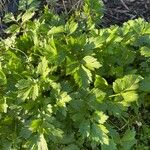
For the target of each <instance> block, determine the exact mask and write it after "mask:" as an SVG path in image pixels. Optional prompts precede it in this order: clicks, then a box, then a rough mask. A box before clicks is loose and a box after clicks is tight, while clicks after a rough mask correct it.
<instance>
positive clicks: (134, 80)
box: [113, 75, 142, 93]
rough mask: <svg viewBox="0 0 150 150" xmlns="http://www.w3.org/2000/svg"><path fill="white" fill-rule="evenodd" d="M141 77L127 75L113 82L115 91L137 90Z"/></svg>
mask: <svg viewBox="0 0 150 150" xmlns="http://www.w3.org/2000/svg"><path fill="white" fill-rule="evenodd" d="M141 79H142V77H141V76H138V75H126V76H124V77H123V78H121V79H117V80H116V81H115V82H114V83H113V90H114V91H115V93H120V92H125V91H133V90H137V89H138V88H139V82H140V81H141Z"/></svg>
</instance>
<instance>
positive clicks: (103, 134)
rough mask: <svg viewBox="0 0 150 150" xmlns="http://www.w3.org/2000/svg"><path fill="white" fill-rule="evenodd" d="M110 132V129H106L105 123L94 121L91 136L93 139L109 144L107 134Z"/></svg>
mask: <svg viewBox="0 0 150 150" xmlns="http://www.w3.org/2000/svg"><path fill="white" fill-rule="evenodd" d="M108 132H109V131H108V130H107V129H106V127H105V126H104V125H101V124H96V123H93V124H92V128H91V135H90V136H91V138H92V140H93V141H95V142H97V143H101V144H106V145H108V144H109V138H108V136H107V133H108Z"/></svg>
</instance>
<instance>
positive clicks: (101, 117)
mask: <svg viewBox="0 0 150 150" xmlns="http://www.w3.org/2000/svg"><path fill="white" fill-rule="evenodd" d="M92 117H93V119H94V120H95V121H96V122H97V123H98V124H104V123H105V122H106V120H107V119H108V116H107V115H105V114H104V113H103V112H102V111H95V112H94V114H93V115H92Z"/></svg>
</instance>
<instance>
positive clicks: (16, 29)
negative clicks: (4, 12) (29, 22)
mask: <svg viewBox="0 0 150 150" xmlns="http://www.w3.org/2000/svg"><path fill="white" fill-rule="evenodd" d="M19 31H20V27H19V25H17V24H13V25H11V26H10V27H9V28H7V30H6V33H8V34H12V33H13V34H17V33H19Z"/></svg>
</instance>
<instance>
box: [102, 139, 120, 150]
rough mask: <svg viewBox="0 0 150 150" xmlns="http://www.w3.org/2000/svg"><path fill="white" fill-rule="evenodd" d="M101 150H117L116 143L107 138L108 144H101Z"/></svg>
mask: <svg viewBox="0 0 150 150" xmlns="http://www.w3.org/2000/svg"><path fill="white" fill-rule="evenodd" d="M101 149H102V150H118V149H117V144H116V143H115V142H114V141H113V140H112V139H111V140H109V144H108V145H106V144H102V145H101Z"/></svg>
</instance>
